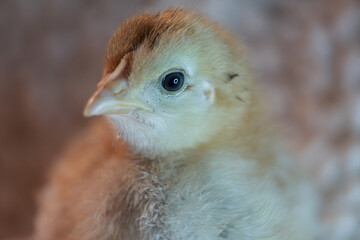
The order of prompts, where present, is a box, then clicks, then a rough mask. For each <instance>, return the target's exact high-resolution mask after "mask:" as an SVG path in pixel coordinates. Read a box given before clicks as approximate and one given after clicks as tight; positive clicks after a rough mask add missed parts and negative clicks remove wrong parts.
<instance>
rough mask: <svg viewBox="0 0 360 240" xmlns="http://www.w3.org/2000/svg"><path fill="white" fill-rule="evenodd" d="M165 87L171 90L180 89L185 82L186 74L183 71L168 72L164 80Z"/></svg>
mask: <svg viewBox="0 0 360 240" xmlns="http://www.w3.org/2000/svg"><path fill="white" fill-rule="evenodd" d="M161 84H162V86H163V88H164V89H166V90H167V91H170V92H174V91H177V90H179V89H180V88H181V87H182V86H183V84H184V74H183V73H181V72H173V73H169V74H167V75H166V76H165V77H164V78H163V80H162V83H161Z"/></svg>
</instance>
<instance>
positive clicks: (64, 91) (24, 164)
mask: <svg viewBox="0 0 360 240" xmlns="http://www.w3.org/2000/svg"><path fill="white" fill-rule="evenodd" d="M169 6H185V7H187V8H190V9H194V10H196V11H199V12H202V13H204V14H206V15H209V16H210V17H212V18H213V19H215V20H217V21H219V22H220V23H221V24H222V25H224V26H225V27H227V28H229V29H230V30H231V31H232V32H233V33H234V34H236V35H237V36H239V39H242V41H243V42H245V43H246V44H247V46H248V57H249V59H250V60H251V61H252V62H253V66H254V70H255V72H256V75H257V76H258V80H259V88H260V91H261V92H262V94H263V95H264V98H267V99H268V101H267V102H269V112H270V114H271V115H272V117H273V118H274V119H276V120H277V121H278V122H280V123H281V124H282V125H283V126H284V127H285V128H286V129H288V130H287V132H288V136H289V138H290V139H291V140H292V147H293V149H294V150H295V151H296V153H297V156H298V158H299V160H300V161H302V163H304V166H305V167H307V168H308V169H309V171H310V172H311V174H312V176H313V181H314V184H315V185H316V186H317V187H318V190H319V192H320V193H321V194H322V196H323V202H322V206H323V221H324V229H323V230H324V233H325V234H324V239H334V240H335V239H336V240H352V239H360V3H359V1H355V0H354V1H350V0H323V1H320V0H301V1H300V0H298V1H292V0H288V1H285V0H284V1H281V0H252V1H250V0H237V1H236V0H223V1H220V0H199V1H190V0H187V1H175V0H172V1H165V0H149V1H146V0H131V1H130V0H129V1H125V0H123V1H115V0H113V1H111V0H106V1H93V0H82V1H80V0H79V1H61V0H34V1H26V0H2V1H0V238H3V237H10V236H19V235H26V234H28V233H29V232H31V230H32V218H33V216H34V213H35V206H36V205H35V198H36V193H37V192H38V191H39V189H40V188H41V186H42V185H43V184H44V181H45V179H46V177H45V176H46V170H47V169H48V167H49V166H50V165H51V163H52V162H53V161H54V160H56V156H57V155H58V154H59V153H60V152H61V149H62V148H63V147H64V145H65V144H66V142H67V140H68V139H69V138H71V136H74V135H75V134H76V132H78V131H80V130H81V128H82V127H83V126H84V125H86V123H87V121H88V120H86V119H84V118H83V117H82V115H81V113H82V107H83V106H84V103H85V102H86V100H87V98H88V97H89V96H90V94H91V93H92V91H93V90H94V89H95V84H96V83H97V81H98V80H99V79H100V76H101V71H102V64H103V58H104V49H105V46H106V44H107V41H108V39H109V38H110V36H111V34H112V32H113V31H114V30H115V29H116V27H118V25H119V24H120V23H121V22H122V21H124V20H125V19H126V18H128V17H130V16H132V15H134V14H136V13H141V12H143V11H144V10H151V11H155V10H160V9H163V8H164V7H169Z"/></svg>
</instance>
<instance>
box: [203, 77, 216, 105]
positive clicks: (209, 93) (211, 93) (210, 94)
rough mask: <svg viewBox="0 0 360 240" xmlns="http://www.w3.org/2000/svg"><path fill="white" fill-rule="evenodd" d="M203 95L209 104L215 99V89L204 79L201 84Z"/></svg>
mask: <svg viewBox="0 0 360 240" xmlns="http://www.w3.org/2000/svg"><path fill="white" fill-rule="evenodd" d="M203 94H204V95H203V96H204V99H205V101H206V102H208V103H209V104H213V103H214V101H215V89H214V87H213V86H212V85H211V84H210V83H209V82H208V81H205V82H204V84H203Z"/></svg>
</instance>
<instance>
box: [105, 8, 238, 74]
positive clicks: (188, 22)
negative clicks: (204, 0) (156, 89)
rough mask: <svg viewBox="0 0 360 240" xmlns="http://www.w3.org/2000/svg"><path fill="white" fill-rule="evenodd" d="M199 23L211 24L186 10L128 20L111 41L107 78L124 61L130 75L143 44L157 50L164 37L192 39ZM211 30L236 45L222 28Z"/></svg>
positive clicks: (108, 48)
mask: <svg viewBox="0 0 360 240" xmlns="http://www.w3.org/2000/svg"><path fill="white" fill-rule="evenodd" d="M198 24H200V25H204V26H205V25H209V24H207V21H205V20H204V19H203V18H201V17H200V16H197V15H195V14H194V13H192V12H191V11H187V10H184V9H171V10H165V11H162V12H160V13H157V14H155V15H150V14H143V15H138V16H134V17H132V18H130V19H128V20H127V21H125V22H124V23H123V24H122V25H121V26H120V27H119V28H118V29H117V31H116V32H115V33H114V35H113V36H112V37H111V39H110V41H109V44H108V46H107V50H106V58H105V67H104V71H103V76H105V75H107V74H109V73H111V72H112V71H114V70H115V69H116V67H117V66H118V65H119V63H120V61H121V60H122V59H125V60H126V62H127V66H126V68H125V69H124V75H125V76H129V75H130V73H131V69H132V65H133V64H132V63H133V61H132V56H133V54H134V51H136V49H137V48H138V47H139V46H140V45H145V46H146V47H148V48H149V49H153V48H155V47H156V45H157V42H158V39H159V38H161V35H163V34H173V35H176V33H181V34H186V35H188V36H189V37H190V36H191V35H193V34H194V33H195V31H196V30H195V26H196V25H198ZM210 25H211V24H210ZM211 28H213V30H215V31H217V32H221V34H222V35H226V36H225V38H227V40H229V41H228V42H234V41H233V39H231V37H230V36H229V35H227V34H226V33H225V32H223V31H222V29H221V28H219V27H217V26H216V25H213V26H212V27H211Z"/></svg>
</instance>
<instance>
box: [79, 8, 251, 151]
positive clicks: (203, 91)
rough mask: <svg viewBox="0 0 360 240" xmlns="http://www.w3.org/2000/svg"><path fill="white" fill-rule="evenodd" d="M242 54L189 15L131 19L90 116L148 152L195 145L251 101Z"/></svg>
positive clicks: (114, 47) (114, 43) (110, 56)
mask: <svg viewBox="0 0 360 240" xmlns="http://www.w3.org/2000/svg"><path fill="white" fill-rule="evenodd" d="M242 55H243V54H242V51H241V50H240V49H239V48H238V46H237V44H236V43H235V42H234V40H232V38H231V37H230V36H229V35H228V34H227V33H226V32H225V31H224V30H222V29H221V28H220V27H218V26H216V25H215V24H212V23H209V22H208V21H206V20H205V19H204V18H202V17H199V16H197V15H194V14H193V13H191V12H188V11H185V10H167V11H163V12H160V13H158V14H156V15H140V16H136V17H133V18H130V19H129V20H127V21H126V22H125V23H124V24H123V25H122V26H121V27H120V28H119V29H118V30H117V31H116V32H115V33H114V35H113V36H112V38H111V40H110V42H109V45H108V48H107V53H106V61H105V67H104V72H103V78H102V80H101V81H100V83H99V84H98V89H97V91H96V92H95V93H94V95H93V96H92V97H91V98H90V100H89V102H88V104H87V106H86V108H85V111H84V114H85V115H86V116H92V115H102V114H105V115H106V116H107V117H108V118H109V119H110V120H111V121H112V122H113V125H114V126H115V129H116V130H117V132H118V134H119V135H120V136H121V137H123V138H124V139H125V140H126V141H127V142H128V143H129V144H130V145H132V146H133V147H134V149H135V150H138V151H140V152H143V153H147V154H155V155H156V154H160V155H161V154H167V153H169V152H174V151H179V150H182V149H185V148H191V147H195V146H197V145H199V144H201V143H205V142H208V141H210V140H211V139H213V138H214V137H215V136H216V135H217V134H218V133H219V132H221V131H224V129H231V127H232V124H234V122H236V119H238V117H239V115H241V113H242V112H243V111H244V109H246V107H247V106H246V105H248V103H247V102H248V100H249V99H250V95H249V91H248V89H249V87H251V86H250V85H251V81H250V80H249V77H248V72H247V67H246V66H245V63H244V62H243V56H242Z"/></svg>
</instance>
